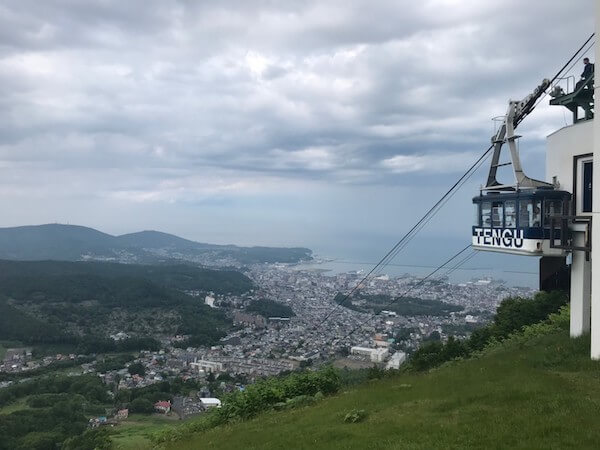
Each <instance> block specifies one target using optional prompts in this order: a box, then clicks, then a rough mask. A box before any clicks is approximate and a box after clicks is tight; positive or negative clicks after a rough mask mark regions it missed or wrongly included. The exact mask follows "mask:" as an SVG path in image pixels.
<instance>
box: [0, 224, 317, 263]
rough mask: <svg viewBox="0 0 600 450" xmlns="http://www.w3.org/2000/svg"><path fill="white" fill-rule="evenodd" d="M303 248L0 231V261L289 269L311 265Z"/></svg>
mask: <svg viewBox="0 0 600 450" xmlns="http://www.w3.org/2000/svg"><path fill="white" fill-rule="evenodd" d="M311 255H312V251H311V250H309V249H307V248H274V247H238V246H235V245H215V244H206V243H200V242H194V241H190V240H188V239H184V238H181V237H178V236H174V235H172V234H168V233H162V232H159V231H140V232H138V233H130V234H124V235H122V236H112V235H110V234H107V233H102V232H101V231H98V230H95V229H93V228H88V227H82V226H78V225H61V224H47V225H32V226H22V227H13V228H0V259H8V260H21V261H34V260H46V259H52V260H62V261H80V260H100V261H116V262H127V263H156V262H162V261H168V260H184V261H192V262H196V263H200V264H205V265H243V264H251V263H261V262H269V263H274V262H285V263H295V262H299V261H302V260H308V259H311Z"/></svg>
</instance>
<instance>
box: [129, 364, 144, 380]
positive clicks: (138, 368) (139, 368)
mask: <svg viewBox="0 0 600 450" xmlns="http://www.w3.org/2000/svg"><path fill="white" fill-rule="evenodd" d="M127 370H128V371H129V373H130V374H131V375H140V376H142V377H143V376H144V375H146V368H145V367H144V365H143V364H142V363H141V362H136V363H133V364H130V365H129V367H128V368H127Z"/></svg>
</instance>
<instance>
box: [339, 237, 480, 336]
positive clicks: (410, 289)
mask: <svg viewBox="0 0 600 450" xmlns="http://www.w3.org/2000/svg"><path fill="white" fill-rule="evenodd" d="M470 248H471V244H469V245H467V246H466V247H464V248H463V249H462V250H459V251H458V252H457V253H455V254H454V255H453V256H452V257H451V258H450V259H448V260H447V261H445V262H444V263H443V264H441V265H440V266H438V267H437V268H436V269H435V270H433V271H431V272H430V273H429V274H428V275H427V276H426V277H424V278H421V280H420V281H419V282H418V283H416V284H414V285H412V286H411V287H410V288H408V289H407V290H405V291H404V292H403V293H401V294H400V295H399V296H398V297H396V298H394V299H393V300H392V301H391V302H389V303H388V304H386V305H385V307H384V309H388V308H389V307H390V306H392V305H393V304H394V303H397V302H398V300H401V299H402V298H405V297H406V296H407V295H408V294H410V293H411V292H412V291H414V290H415V289H416V288H418V287H420V286H422V285H423V284H424V283H425V282H426V281H427V280H428V279H429V278H431V277H432V276H433V275H435V274H436V273H437V272H439V271H440V270H442V269H443V268H444V267H446V266H447V265H448V264H450V263H451V262H452V261H454V260H455V259H456V258H458V257H459V256H460V255H462V254H463V253H464V252H466V251H467V250H468V249H470ZM469 256H471V255H469ZM464 262H466V259H465V260H463V262H462V263H464ZM462 263H459V265H461V264H462ZM455 267H456V266H455ZM377 315H378V313H373V314H371V315H370V316H369V317H368V318H367V319H366V320H364V321H363V322H361V323H360V324H359V325H357V326H356V327H354V328H353V329H352V330H351V331H350V332H349V333H348V334H347V335H346V336H344V338H343V339H342V340H346V339H348V338H349V337H350V336H352V335H353V334H354V333H355V332H356V331H357V330H358V329H359V328H362V327H363V326H365V324H367V323H369V322H370V321H371V320H373V318H374V317H376V316H377Z"/></svg>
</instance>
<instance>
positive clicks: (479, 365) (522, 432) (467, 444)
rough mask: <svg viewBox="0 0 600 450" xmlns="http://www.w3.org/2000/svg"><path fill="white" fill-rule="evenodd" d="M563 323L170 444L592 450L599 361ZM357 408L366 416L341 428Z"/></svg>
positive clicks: (598, 418)
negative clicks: (419, 371)
mask: <svg viewBox="0 0 600 450" xmlns="http://www.w3.org/2000/svg"><path fill="white" fill-rule="evenodd" d="M566 317H567V316H566V315H565V314H564V313H563V315H562V319H561V321H560V327H559V326H555V327H553V329H552V330H551V331H548V330H545V331H544V330H542V331H543V332H541V331H540V329H539V326H537V325H534V326H532V327H530V328H528V329H527V330H528V331H527V333H526V335H523V334H520V335H517V336H515V337H513V338H510V339H509V340H507V341H505V342H504V343H502V344H499V345H496V346H495V347H494V348H492V349H491V350H487V351H486V352H485V354H484V355H483V356H481V357H478V358H473V359H469V360H465V361H455V362H452V363H448V364H446V365H444V366H442V367H440V368H438V369H435V370H433V371H431V372H429V373H427V374H423V375H418V374H406V375H396V376H394V377H391V378H387V379H383V380H378V381H371V382H369V383H367V384H364V385H361V386H359V387H357V388H353V389H347V390H346V391H345V392H342V393H340V394H338V395H336V396H335V397H330V398H326V399H324V400H322V401H320V402H319V403H317V404H316V405H315V406H310V407H306V408H299V409H294V410H291V411H286V412H275V411H273V412H269V413H265V414H262V415H260V416H258V417H257V418H255V419H253V420H250V421H247V422H241V423H237V424H234V425H230V426H221V427H217V428H214V429H212V430H209V431H205V432H202V433H198V434H195V435H191V436H190V438H189V439H188V440H184V441H181V442H177V443H171V444H170V445H168V446H167V448H174V449H199V448H208V449H238V448H244V449H284V448H290V449H291V448H294V449H297V448H306V449H309V448H310V449H337V448H344V449H367V448H368V449H390V448H391V449H405V448H410V449H432V448H445V449H448V448H456V449H463V448H522V449H532V448H561V449H564V448H577V449H581V448H597V446H598V442H599V439H600V430H599V429H598V427H597V424H598V423H599V422H600V383H599V382H598V380H599V378H600V363H598V362H593V361H590V360H589V337H583V338H579V339H574V340H571V339H569V337H568V331H567V330H566V327H567V326H568V322H567V321H566V320H565V318H566ZM540 334H541V335H540ZM532 336H533V337H532ZM353 409H361V410H364V411H365V412H366V414H367V418H366V419H365V420H364V421H363V422H360V423H344V417H345V416H346V414H347V413H348V412H349V411H351V410H353Z"/></svg>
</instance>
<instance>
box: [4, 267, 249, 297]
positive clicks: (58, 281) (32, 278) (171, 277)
mask: <svg viewBox="0 0 600 450" xmlns="http://www.w3.org/2000/svg"><path fill="white" fill-rule="evenodd" d="M86 278H87V279H88V280H92V279H97V278H108V279H113V280H115V279H121V280H123V279H130V280H135V279H138V280H146V281H149V282H152V283H153V284H157V285H159V286H161V287H164V288H169V289H177V290H199V291H212V292H214V293H216V294H228V293H231V294H242V293H245V292H247V291H248V290H250V289H252V287H253V284H252V281H250V279H249V278H248V277H246V276H245V275H244V274H242V273H240V272H237V271H234V270H212V269H204V268H199V267H194V266H191V265H186V264H175V265H166V264H165V265H141V264H118V263H102V262H91V261H90V262H69V261H7V260H0V293H4V294H11V292H13V290H14V289H20V290H22V289H28V290H30V291H34V290H35V289H38V290H44V289H59V288H60V287H61V286H67V285H70V284H72V282H73V280H83V279H86ZM45 285H47V286H45ZM88 287H90V288H91V286H88Z"/></svg>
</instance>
